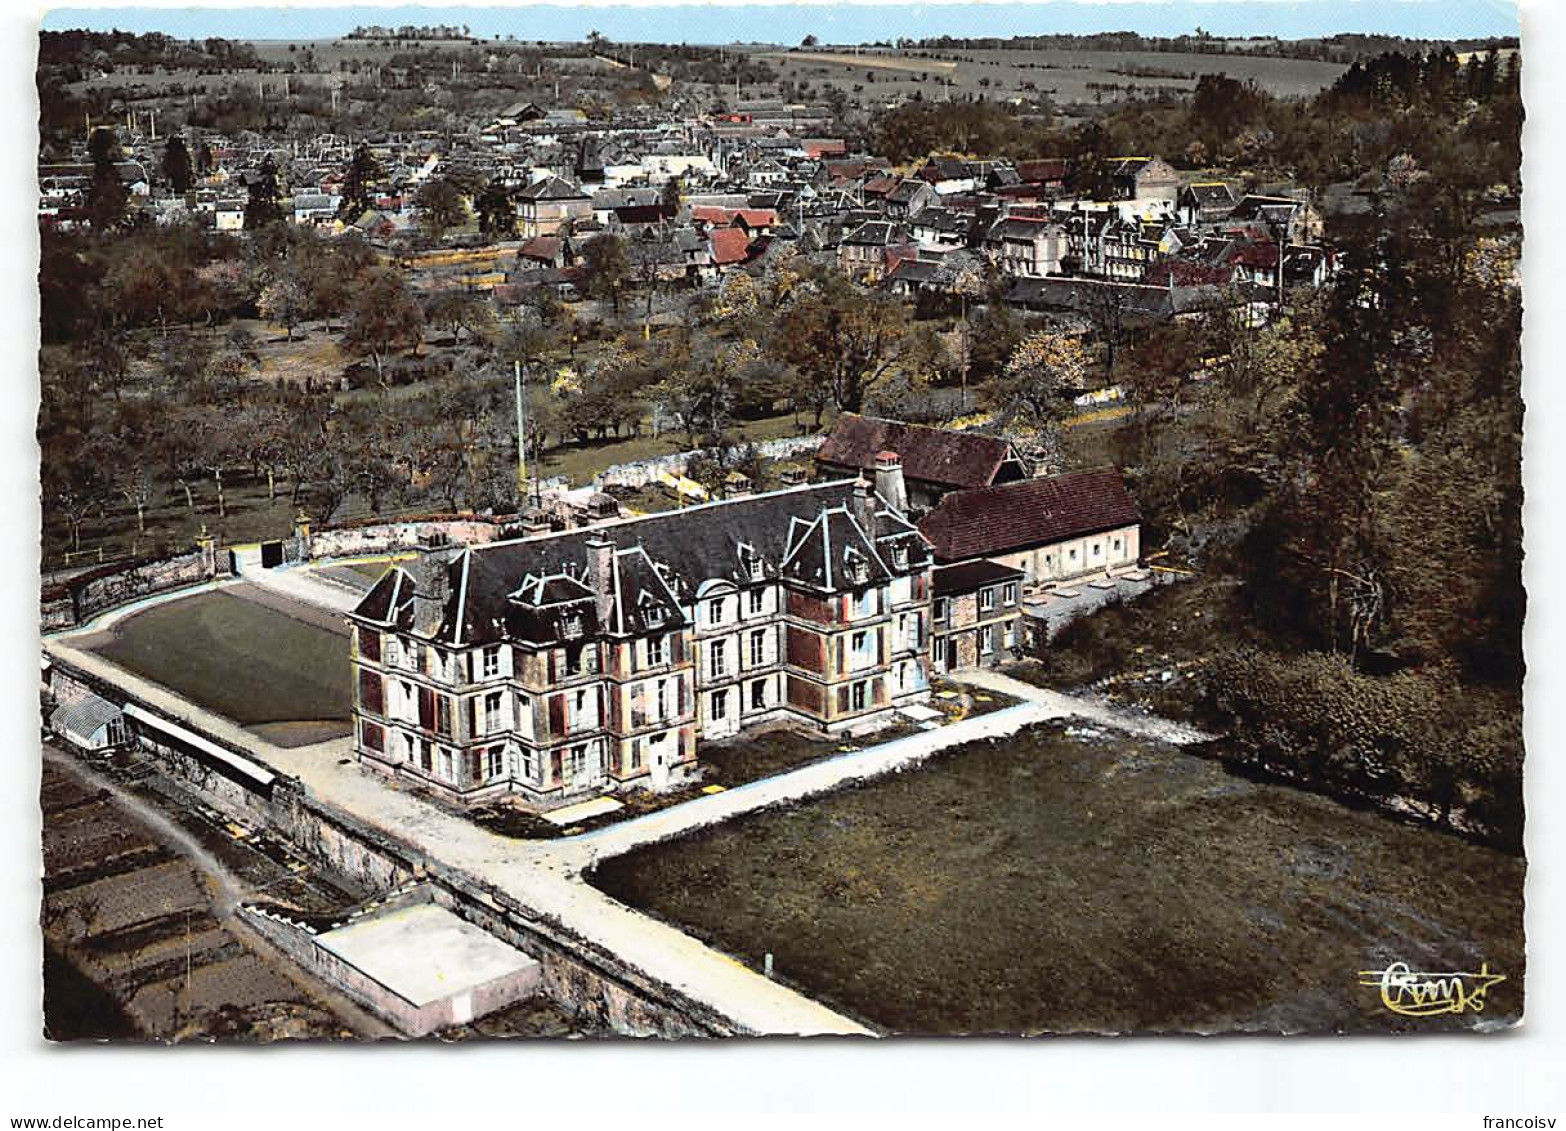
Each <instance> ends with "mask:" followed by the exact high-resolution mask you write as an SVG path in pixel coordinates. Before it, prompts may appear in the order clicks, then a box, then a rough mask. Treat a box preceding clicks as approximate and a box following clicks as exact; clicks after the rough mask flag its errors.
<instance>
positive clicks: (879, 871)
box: [594, 727, 1524, 1033]
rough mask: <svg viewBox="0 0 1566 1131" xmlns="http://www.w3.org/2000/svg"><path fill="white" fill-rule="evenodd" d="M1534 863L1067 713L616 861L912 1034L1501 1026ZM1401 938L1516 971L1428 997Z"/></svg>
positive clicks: (689, 918)
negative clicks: (1395, 968)
mask: <svg viewBox="0 0 1566 1131" xmlns="http://www.w3.org/2000/svg"><path fill="white" fill-rule="evenodd" d="M1523 871H1524V869H1523V864H1522V862H1521V861H1520V860H1518V859H1515V858H1513V857H1509V856H1506V855H1503V854H1501V853H1498V852H1495V851H1492V850H1489V849H1485V848H1480V847H1476V846H1474V845H1470V844H1468V843H1466V842H1463V841H1461V840H1458V839H1456V838H1453V837H1448V836H1444V835H1441V834H1438V833H1434V832H1430V831H1427V830H1422V829H1414V828H1410V827H1406V826H1403V825H1400V824H1397V823H1394V822H1392V821H1390V820H1387V819H1386V818H1383V817H1379V816H1374V815H1371V814H1368V813H1362V812H1355V811H1352V810H1349V809H1346V808H1344V807H1342V806H1340V805H1338V804H1335V803H1334V802H1331V801H1328V800H1325V799H1323V798H1320V797H1316V796H1313V795H1310V794H1305V793H1300V792H1297V791H1294V790H1290V789H1287V788H1284V787H1281V786H1275V785H1269V784H1258V783H1255V782H1252V781H1248V780H1246V779H1243V778H1238V777H1235V776H1232V775H1230V774H1229V773H1227V772H1226V771H1225V770H1224V769H1223V768H1222V767H1220V766H1219V765H1217V764H1216V763H1214V762H1211V761H1208V760H1205V759H1202V758H1198V757H1194V756H1191V755H1188V754H1185V753H1181V752H1179V751H1176V750H1174V749H1172V748H1168V747H1162V746H1157V745H1150V744H1146V743H1138V742H1133V741H1130V740H1127V739H1123V738H1119V737H1115V736H1110V735H1103V734H1093V733H1082V732H1077V733H1073V732H1072V731H1070V730H1066V729H1061V728H1057V727H1045V728H1038V729H1036V730H1034V731H1031V732H1028V733H1025V734H1023V735H1021V736H1019V737H1018V738H1016V739H1014V740H1012V741H1010V742H1008V743H1005V744H996V745H982V744H980V745H976V746H972V747H969V748H966V749H963V750H959V751H957V752H955V753H954V754H952V755H949V756H946V757H944V758H942V759H941V760H939V761H936V762H933V763H930V764H928V765H927V766H926V767H925V768H923V769H921V770H919V771H918V772H915V773H907V774H900V775H896V776H894V777H890V778H887V779H883V780H881V781H879V782H875V783H872V784H870V785H867V786H864V787H861V788H858V789H854V790H849V791H845V792H842V793H839V794H835V795H833V796H830V797H827V798H825V799H821V800H817V801H813V802H807V803H804V804H801V805H799V806H797V807H792V808H788V809H784V810H779V811H773V812H769V813H762V814H758V815H756V816H754V817H751V818H749V819H745V820H742V821H738V822H735V823H732V824H730V825H727V826H724V827H722V828H718V829H716V830H712V831H710V832H707V833H705V834H702V835H700V836H697V837H694V838H691V839H687V840H683V841H676V842H672V843H668V844H663V845H656V846H652V847H650V848H647V849H644V850H642V851H639V852H636V853H633V854H630V855H628V856H625V857H621V858H617V859H614V860H610V861H608V862H606V863H605V864H603V865H601V866H600V868H599V870H598V873H597V874H596V876H595V881H594V882H595V883H597V884H598V885H599V886H600V887H602V888H603V889H604V890H605V891H607V892H608V893H609V894H610V895H612V896H614V897H615V898H618V899H621V900H623V901H624V902H626V903H629V904H631V905H633V906H637V907H642V908H644V909H647V910H649V911H651V912H652V913H654V914H656V915H659V916H661V917H663V918H666V919H668V920H670V921H672V922H674V923H676V924H678V925H680V926H681V927H682V928H683V929H685V930H688V931H690V932H692V933H694V934H695V935H697V936H698V937H701V938H703V939H706V940H708V941H710V942H711V943H712V944H713V945H716V946H718V947H719V948H721V949H723V950H725V951H727V952H729V953H730V954H732V955H735V956H736V957H738V958H739V959H741V960H742V961H744V962H746V963H748V964H750V965H752V966H755V967H758V968H759V967H760V966H761V965H762V959H763V956H764V955H765V954H766V953H768V952H771V953H772V954H773V955H774V958H775V960H776V971H777V975H778V976H779V977H780V978H782V979H783V980H785V981H787V982H789V983H791V984H793V985H795V986H796V987H798V988H799V989H801V990H802V991H803V992H805V993H807V994H809V995H810V996H812V997H814V998H817V999H818V1000H821V1001H823V1002H825V1003H827V1004H829V1005H831V1006H833V1007H835V1008H838V1009H840V1010H843V1011H845V1012H847V1013H849V1014H851V1015H854V1016H857V1017H860V1018H862V1019H864V1020H866V1021H868V1022H870V1023H872V1024H874V1025H877V1026H880V1027H882V1028H884V1029H887V1030H890V1031H895V1032H907V1033H989V1032H1000V1033H1017V1032H1027V1033H1034V1032H1056V1033H1067V1032H1128V1031H1133V1030H1160V1031H1171V1030H1173V1031H1198V1032H1212V1031H1219V1030H1229V1029H1234V1028H1239V1029H1244V1030H1250V1031H1265V1032H1278V1031H1286V1032H1297V1031H1312V1032H1319V1031H1328V1030H1349V1031H1352V1030H1387V1029H1393V1028H1400V1029H1414V1028H1416V1027H1417V1028H1419V1029H1426V1028H1449V1027H1457V1026H1471V1025H1475V1024H1478V1023H1480V1022H1482V1023H1483V1024H1484V1025H1486V1026H1493V1025H1497V1024H1504V1023H1507V1022H1513V1021H1515V1020H1516V1019H1517V1018H1518V1017H1519V1016H1520V1014H1521V1009H1522V982H1523V942H1522V882H1523ZM1394 961H1403V962H1407V963H1408V964H1409V965H1410V967H1411V968H1412V969H1414V970H1417V971H1427V970H1436V971H1469V970H1477V969H1478V968H1479V965H1480V964H1481V963H1484V962H1488V963H1489V966H1490V970H1491V971H1492V972H1499V973H1502V974H1504V975H1506V977H1507V980H1506V981H1504V982H1501V983H1500V984H1498V985H1497V986H1495V987H1494V989H1492V990H1491V991H1490V997H1489V1002H1488V1006H1487V1008H1486V1009H1485V1010H1484V1012H1483V1013H1482V1014H1473V1013H1469V1014H1464V1015H1462V1016H1461V1017H1457V1016H1451V1015H1449V1016H1447V1017H1444V1018H1429V1019H1420V1020H1411V1019H1404V1018H1399V1017H1397V1016H1395V1015H1393V1014H1391V1013H1390V1012H1388V1011H1386V1010H1385V1009H1384V1008H1383V1007H1382V1006H1381V1004H1380V1001H1379V997H1378V994H1377V991H1376V990H1375V989H1373V988H1368V987H1363V986H1360V985H1359V984H1358V979H1359V972H1360V971H1367V970H1381V969H1384V968H1385V967H1386V966H1387V965H1388V964H1389V963H1391V962H1394Z"/></svg>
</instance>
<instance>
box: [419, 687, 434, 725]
mask: <svg viewBox="0 0 1566 1131" xmlns="http://www.w3.org/2000/svg"><path fill="white" fill-rule="evenodd" d="M419 726H421V727H423V728H424V729H425V730H434V729H435V693H434V692H433V691H431V690H430V689H429V688H427V687H421V688H419Z"/></svg>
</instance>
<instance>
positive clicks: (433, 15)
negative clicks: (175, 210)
mask: <svg viewBox="0 0 1566 1131" xmlns="http://www.w3.org/2000/svg"><path fill="white" fill-rule="evenodd" d="M360 24H384V25H398V24H458V25H461V24H467V25H468V26H469V28H470V29H471V30H472V32H473V34H475V35H481V36H484V37H490V36H494V35H501V36H506V35H513V36H515V37H516V38H518V39H528V40H538V39H543V40H556V41H559V40H579V39H582V38H584V37H585V36H586V35H587V33H588V32H589V31H593V30H597V31H599V32H601V33H603V34H604V35H606V36H608V37H609V38H610V39H615V40H621V41H628V42H634V41H641V42H659V43H732V42H767V43H784V44H791V43H797V42H798V41H799V40H800V39H802V38H803V37H804V36H805V35H807V34H813V35H815V36H817V37H818V38H819V39H821V40H822V41H823V42H826V43H860V42H871V41H874V40H877V39H886V38H892V37H896V36H910V37H914V38H919V37H925V36H939V35H955V36H962V35H1002V36H1009V35H1038V34H1085V33H1091V32H1102V31H1135V32H1140V33H1142V34H1144V35H1180V34H1184V33H1189V32H1193V31H1195V30H1196V29H1197V28H1198V27H1201V28H1204V29H1206V30H1207V31H1209V32H1211V33H1212V34H1214V35H1221V36H1249V35H1274V36H1279V37H1282V38H1285V39H1301V38H1309V37H1313V36H1321V35H1331V34H1333V33H1336V32H1374V33H1380V34H1386V35H1401V36H1405V37H1408V38H1411V39H1461V38H1475V37H1482V36H1505V35H1516V34H1517V33H1518V18H1517V10H1516V8H1515V6H1514V5H1513V4H1512V3H1511V2H1510V0H1249V2H1246V0H1113V2H1098V3H1095V2H1083V0H1050V2H1046V3H1015V4H1014V3H1005V4H1001V3H956V2H951V3H935V4H917V5H904V4H895V3H879V4H877V3H871V4H834V3H822V2H815V3H804V4H795V5H738V4H713V5H707V4H699V5H698V4H687V5H680V4H663V3H651V4H646V5H640V4H638V5H627V4H623V3H622V4H602V5H599V4H569V5H568V4H529V5H523V6H516V7H460V8H459V7H448V8H440V7H293V8H281V7H272V8H267V7H206V8H155V7H103V8H58V9H55V10H53V11H50V12H48V13H47V14H46V15H45V16H44V19H43V27H44V28H45V29H48V30H59V29H63V28H92V29H98V30H108V29H111V28H118V29H120V30H123V31H135V32H146V31H161V32H165V33H167V34H169V35H174V36H177V37H180V38H204V37H206V36H222V37H224V38H229V39H328V38H334V37H336V36H339V35H342V34H344V33H346V32H348V31H350V30H352V29H353V28H354V27H355V26H356V25H360Z"/></svg>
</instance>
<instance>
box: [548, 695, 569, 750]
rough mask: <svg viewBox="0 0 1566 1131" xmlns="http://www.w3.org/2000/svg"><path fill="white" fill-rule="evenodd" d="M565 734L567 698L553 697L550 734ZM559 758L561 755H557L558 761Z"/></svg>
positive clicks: (551, 698) (551, 700)
mask: <svg viewBox="0 0 1566 1131" xmlns="http://www.w3.org/2000/svg"><path fill="white" fill-rule="evenodd" d="M565 732H566V722H565V696H564V695H551V696H550V697H549V733H550V734H553V735H563V734H565ZM558 757H559V755H558V754H557V755H556V758H557V759H558ZM557 764H558V763H557Z"/></svg>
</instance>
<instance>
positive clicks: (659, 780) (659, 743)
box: [647, 734, 674, 789]
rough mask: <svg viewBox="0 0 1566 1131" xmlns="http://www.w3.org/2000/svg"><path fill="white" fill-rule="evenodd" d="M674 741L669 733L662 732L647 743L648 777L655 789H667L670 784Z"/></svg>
mask: <svg viewBox="0 0 1566 1131" xmlns="http://www.w3.org/2000/svg"><path fill="white" fill-rule="evenodd" d="M673 750H674V743H673V742H672V741H670V739H669V736H668V735H663V734H660V735H658V736H657V737H656V738H653V739H651V740H650V741H649V742H648V743H647V777H648V781H649V784H651V786H652V787H653V789H665V788H667V787H668V785H669V761H670V759H671V757H672V751H673Z"/></svg>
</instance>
